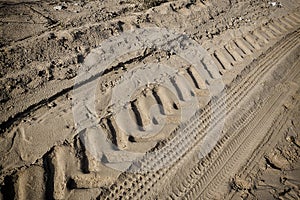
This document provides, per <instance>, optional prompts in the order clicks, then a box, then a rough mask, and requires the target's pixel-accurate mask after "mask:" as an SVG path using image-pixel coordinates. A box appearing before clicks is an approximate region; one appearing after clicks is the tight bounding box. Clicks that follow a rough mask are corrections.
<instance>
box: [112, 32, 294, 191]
mask: <svg viewBox="0 0 300 200" xmlns="http://www.w3.org/2000/svg"><path fill="white" fill-rule="evenodd" d="M294 34H295V33H294ZM297 35H298V33H297V32H296V34H295V35H294V37H292V39H295V38H297ZM296 41H297V39H296ZM294 44H295V42H294V41H292V42H290V43H289V45H290V47H292V46H293V45H294ZM282 48H283V47H281V48H278V49H282ZM279 51H280V50H279ZM275 60H276V59H275ZM265 62H266V61H265ZM273 63H275V62H274V60H273ZM268 66H272V65H271V64H270V65H268ZM265 68H267V67H265ZM265 68H264V69H265ZM259 69H261V68H259ZM261 71H263V70H261ZM261 71H260V70H258V73H260V72H261ZM256 72H257V71H256ZM264 73H266V71H265V72H264ZM257 79H259V78H257ZM246 81H247V82H248V80H246ZM250 82H251V83H252V84H253V81H250ZM238 90H241V88H239V89H238ZM237 93H238V92H236V94H237ZM238 94H240V93H238ZM191 124H193V122H192V123H191ZM204 126H205V125H204ZM194 132H195V131H194ZM191 136H193V135H191ZM181 139H182V138H181ZM184 139H185V138H184ZM173 144H174V143H173ZM175 145H177V143H175ZM154 160H155V159H151V161H154ZM146 164H149V162H147V163H146ZM164 171H165V170H162V171H161V172H160V173H161V174H164V173H165V172H164ZM157 174H159V173H157ZM155 176H157V175H154V177H155ZM156 180H158V179H157V178H156ZM154 182H155V181H154ZM152 183H153V181H152ZM141 184H142V185H143V183H141ZM148 184H149V183H148ZM150 185H151V184H150ZM126 190H129V191H130V188H126ZM122 191H124V192H125V190H122ZM144 192H146V193H147V191H145V190H144ZM112 193H114V194H115V195H116V194H118V193H117V192H116V191H112ZM125 193H126V192H125ZM126 194H127V193H126ZM115 195H114V196H115ZM111 197H112V196H111Z"/></svg>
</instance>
